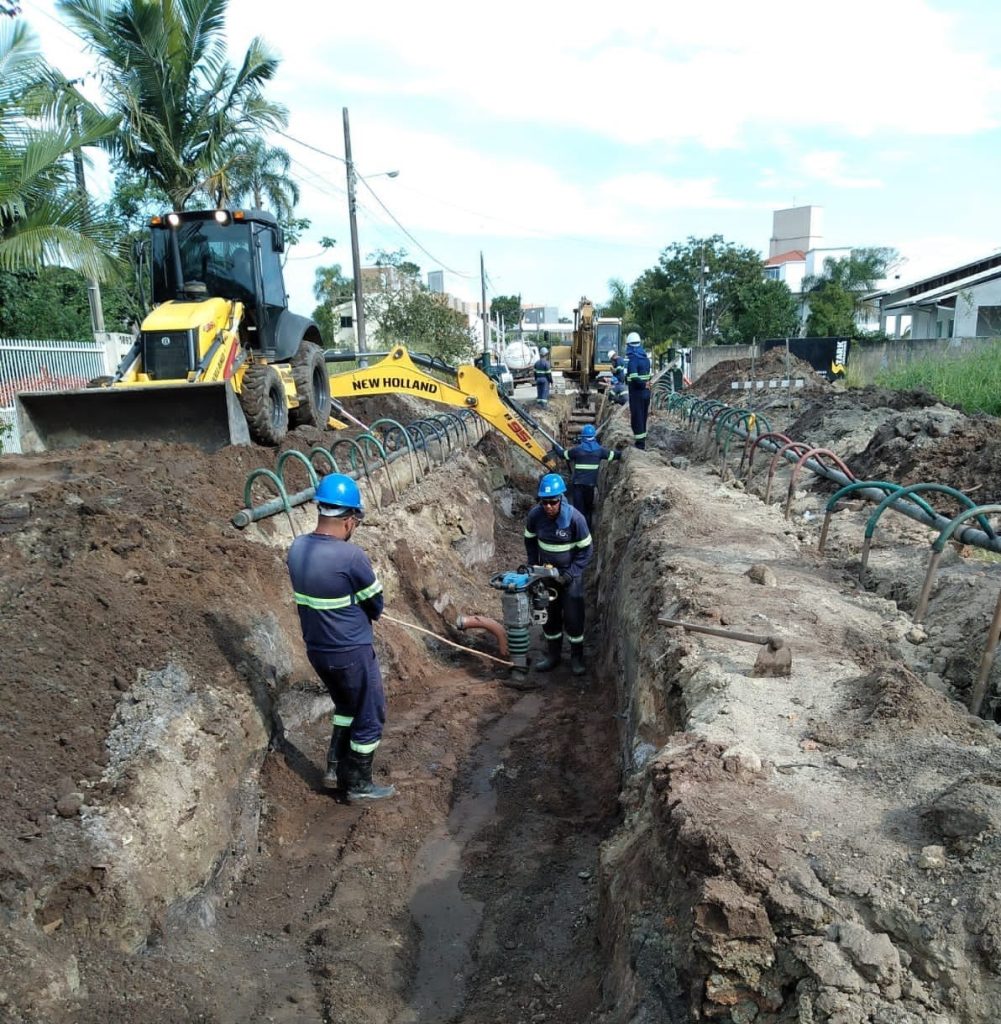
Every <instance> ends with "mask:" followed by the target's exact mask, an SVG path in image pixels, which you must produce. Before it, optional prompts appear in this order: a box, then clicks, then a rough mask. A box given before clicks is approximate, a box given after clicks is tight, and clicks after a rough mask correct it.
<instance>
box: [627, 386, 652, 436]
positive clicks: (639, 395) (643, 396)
mask: <svg viewBox="0 0 1001 1024" xmlns="http://www.w3.org/2000/svg"><path fill="white" fill-rule="evenodd" d="M649 415H650V389H649V388H648V387H645V386H644V387H642V388H630V389H629V425H630V426H631V427H632V428H633V442H634V443H635V445H636V447H637V448H640V449H643V448H646V420H647V416H649Z"/></svg>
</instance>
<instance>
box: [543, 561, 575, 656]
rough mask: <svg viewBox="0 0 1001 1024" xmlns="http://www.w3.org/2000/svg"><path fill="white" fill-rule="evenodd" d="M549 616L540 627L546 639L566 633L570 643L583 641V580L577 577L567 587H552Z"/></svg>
mask: <svg viewBox="0 0 1001 1024" xmlns="http://www.w3.org/2000/svg"><path fill="white" fill-rule="evenodd" d="M550 593H551V594H552V595H553V600H552V601H550V602H549V616H548V618H547V619H546V624H545V625H544V626H543V627H542V633H543V636H545V638H546V639H547V640H559V639H562V637H563V634H564V633H565V634H566V638H567V640H569V641H570V643H572V644H582V643H583V642H584V580H583V579H582V578H581V577H579V576H578V577H577V579H575V580H574V581H573V583H571V584H570V586H568V587H552V588H550Z"/></svg>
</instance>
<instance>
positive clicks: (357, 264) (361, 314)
mask: <svg viewBox="0 0 1001 1024" xmlns="http://www.w3.org/2000/svg"><path fill="white" fill-rule="evenodd" d="M343 110H344V164H345V167H346V169H347V175H348V220H349V222H350V224H351V267H352V269H353V271H354V277H355V338H356V339H357V347H358V352H359V353H360V354H361V358H360V359H359V360H358V362H359V364H360V365H361V366H368V360H367V359H365V353H366V352H367V351H368V347H367V345H366V343H365V303H364V298H363V295H362V284H361V256H360V255H359V252H358V219H357V215H356V211H357V206H358V204H357V201H356V198H355V184H356V180H357V179H356V177H355V165H354V163H352V161H351V129H350V127H349V125H348V108H347V107H344V108H343Z"/></svg>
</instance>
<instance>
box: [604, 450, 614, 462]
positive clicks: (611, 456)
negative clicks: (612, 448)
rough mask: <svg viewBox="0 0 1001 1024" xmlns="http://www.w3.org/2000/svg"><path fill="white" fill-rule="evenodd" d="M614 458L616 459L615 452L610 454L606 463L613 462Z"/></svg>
mask: <svg viewBox="0 0 1001 1024" xmlns="http://www.w3.org/2000/svg"><path fill="white" fill-rule="evenodd" d="M614 458H615V452H609V453H608V458H607V459H606V460H605V461H606V462H611V461H612V460H613V459H614Z"/></svg>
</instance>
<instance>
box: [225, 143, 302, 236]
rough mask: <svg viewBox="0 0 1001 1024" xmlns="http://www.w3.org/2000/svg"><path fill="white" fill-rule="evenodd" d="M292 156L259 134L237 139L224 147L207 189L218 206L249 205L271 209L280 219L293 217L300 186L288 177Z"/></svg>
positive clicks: (261, 208)
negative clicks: (217, 167)
mask: <svg viewBox="0 0 1001 1024" xmlns="http://www.w3.org/2000/svg"><path fill="white" fill-rule="evenodd" d="M291 170H292V158H291V157H290V156H289V155H288V152H287V151H286V150H284V149H282V148H281V147H280V146H269V145H268V144H267V143H266V142H265V141H264V139H263V138H261V136H256V137H250V138H246V139H238V140H237V141H236V142H235V143H234V144H233V145H231V146H229V147H227V148H226V150H225V151H224V153H223V154H222V157H221V164H220V168H219V170H218V171H217V172H216V175H215V176H214V177H213V178H212V179H210V181H209V183H208V185H209V190H210V192H212V193H213V194H214V197H215V200H216V205H217V206H243V205H246V206H250V207H252V208H253V209H255V210H264V209H268V210H270V211H271V212H272V213H273V214H274V215H275V216H276V217H277V218H278V220H279V221H283V222H284V221H287V220H289V219H290V218H291V217H292V214H293V212H294V210H295V206H296V204H297V203H298V202H299V186H298V185H297V184H296V182H295V181H294V180H293V179H292V177H291V173H290V172H291Z"/></svg>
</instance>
